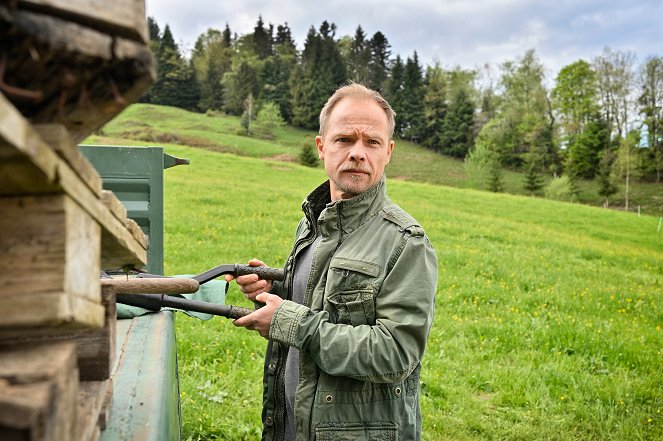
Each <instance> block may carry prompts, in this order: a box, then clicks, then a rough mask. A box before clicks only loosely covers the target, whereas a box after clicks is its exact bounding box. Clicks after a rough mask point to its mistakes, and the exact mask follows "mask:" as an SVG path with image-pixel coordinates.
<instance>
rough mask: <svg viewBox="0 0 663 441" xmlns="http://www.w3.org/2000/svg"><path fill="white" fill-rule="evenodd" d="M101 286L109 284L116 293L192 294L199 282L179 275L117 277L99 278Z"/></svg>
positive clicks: (196, 289) (197, 287) (198, 286)
mask: <svg viewBox="0 0 663 441" xmlns="http://www.w3.org/2000/svg"><path fill="white" fill-rule="evenodd" d="M100 281H101V286H102V287H106V286H110V287H113V288H114V289H115V292H116V293H117V294H193V293H194V292H196V291H198V289H199V288H200V284H199V283H198V281H197V280H194V279H187V278H180V277H172V278H170V277H164V278H152V277H145V278H139V277H130V278H124V277H121V276H120V277H117V278H114V279H100Z"/></svg>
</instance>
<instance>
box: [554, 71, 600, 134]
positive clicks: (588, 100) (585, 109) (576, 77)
mask: <svg viewBox="0 0 663 441" xmlns="http://www.w3.org/2000/svg"><path fill="white" fill-rule="evenodd" d="M551 98H552V104H553V108H554V109H555V110H556V111H557V113H558V114H559V124H560V126H561V128H562V132H563V135H564V136H567V137H571V136H575V135H578V134H580V133H582V132H583V130H584V128H585V126H586V125H587V124H588V123H589V121H590V119H592V118H593V117H594V116H595V115H596V113H597V112H598V111H599V107H598V103H597V98H598V86H597V81H596V73H595V72H594V70H593V69H592V67H591V65H590V64H589V63H588V62H586V61H585V60H578V61H576V62H574V63H572V64H569V65H568V66H564V67H563V68H562V70H560V72H559V74H558V75H557V78H556V79H555V87H554V88H553V89H552V91H551Z"/></svg>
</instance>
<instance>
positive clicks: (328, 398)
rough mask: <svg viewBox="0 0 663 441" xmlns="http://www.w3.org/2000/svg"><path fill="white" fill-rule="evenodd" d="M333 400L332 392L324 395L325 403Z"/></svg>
mask: <svg viewBox="0 0 663 441" xmlns="http://www.w3.org/2000/svg"><path fill="white" fill-rule="evenodd" d="M332 401H334V396H333V395H332V394H327V395H325V403H331V402H332Z"/></svg>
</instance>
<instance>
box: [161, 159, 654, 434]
mask: <svg viewBox="0 0 663 441" xmlns="http://www.w3.org/2000/svg"><path fill="white" fill-rule="evenodd" d="M167 152H168V153H170V154H173V155H175V156H179V157H186V158H190V160H191V164H190V165H189V166H181V167H175V168H173V169H169V170H167V171H166V172H165V184H166V188H165V192H166V194H165V198H166V199H165V224H166V237H165V244H166V249H165V255H166V261H165V263H166V273H168V274H183V273H187V274H191V273H197V272H199V271H202V270H204V269H208V268H211V267H213V266H215V265H218V264H221V263H232V262H245V261H246V260H248V259H249V258H252V257H259V258H262V259H263V260H265V261H266V262H268V263H270V264H271V265H273V266H278V265H282V264H283V262H284V261H285V259H286V254H287V252H288V251H289V247H290V245H291V241H292V237H293V236H292V235H293V229H294V227H295V225H296V222H297V220H298V219H299V216H300V209H299V205H300V203H301V200H302V199H303V198H304V196H305V195H306V193H307V192H308V191H309V190H310V189H311V188H312V187H313V186H314V185H316V184H317V183H318V182H320V181H321V180H322V179H324V173H323V171H322V170H321V169H311V168H306V167H302V166H300V165H297V164H293V163H286V162H281V161H275V160H260V159H257V158H250V157H240V156H237V155H233V154H219V153H216V152H209V151H205V150H203V149H194V148H188V147H181V146H168V147H167ZM274 183H278V185H274ZM388 188H389V193H390V195H391V197H392V199H393V200H394V201H395V202H396V203H398V204H399V205H401V206H403V207H404V208H405V209H407V210H408V211H409V212H411V213H412V214H413V215H414V216H415V217H416V218H417V219H418V220H419V221H420V222H421V223H422V225H423V226H424V227H425V228H426V231H427V232H428V234H429V236H430V239H431V242H432V243H433V245H434V247H435V249H436V250H437V253H438V258H439V271H440V278H439V282H438V290H437V302H436V303H437V305H436V318H435V322H434V325H433V329H432V331H431V336H430V341H429V347H428V350H427V353H426V356H425V358H424V362H423V363H424V367H423V371H422V385H421V387H422V411H423V421H424V422H423V424H424V440H431V441H432V440H435V441H437V440H455V441H463V440H467V441H470V440H472V441H478V440H546V439H555V440H559V441H576V440H579V439H582V440H596V441H598V440H601V441H606V440H607V441H610V440H615V441H616V440H631V439H643V440H645V439H651V440H654V439H661V437H663V425H662V419H661V418H662V416H661V413H660V412H661V397H663V389H662V385H663V373H662V372H661V370H660V360H661V351H660V349H661V347H663V335H662V334H661V293H662V291H663V232H661V233H657V225H658V219H657V218H654V217H651V216H642V217H637V216H634V215H632V214H627V213H622V212H617V211H612V210H604V209H599V208H595V207H587V206H583V205H579V204H564V203H559V202H555V201H548V200H543V199H535V198H528V197H522V196H512V195H505V194H492V193H488V192H478V191H474V190H470V189H455V188H450V187H446V186H434V185H428V184H420V183H413V182H403V181H397V180H391V181H389V183H388ZM227 302H228V303H231V304H238V305H241V306H249V305H248V304H247V301H246V300H245V299H244V298H243V296H242V295H241V294H240V293H239V290H238V289H237V287H236V286H235V285H232V286H231V288H230V291H229V293H228V299H227ZM177 336H178V363H179V366H180V382H181V383H180V388H181V399H182V411H183V427H184V437H183V439H188V440H206V439H229V440H248V439H258V438H259V432H260V406H261V387H262V383H261V374H262V359H263V356H264V348H265V341H264V340H263V339H262V338H261V337H259V336H258V335H257V334H256V333H253V332H247V331H245V330H243V329H238V328H235V327H234V326H233V325H232V323H231V322H230V321H228V320H225V319H214V320H212V321H209V322H201V321H198V320H195V319H192V318H189V317H186V316H183V315H179V316H178V317H177Z"/></svg>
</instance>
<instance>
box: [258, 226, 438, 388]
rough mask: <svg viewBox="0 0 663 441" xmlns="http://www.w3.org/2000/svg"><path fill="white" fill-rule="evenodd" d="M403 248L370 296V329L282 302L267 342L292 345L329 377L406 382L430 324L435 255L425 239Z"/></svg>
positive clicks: (414, 239) (410, 239) (419, 356)
mask: <svg viewBox="0 0 663 441" xmlns="http://www.w3.org/2000/svg"><path fill="white" fill-rule="evenodd" d="M404 240H405V245H404V246H403V248H402V252H401V253H400V255H399V256H398V257H397V258H396V260H395V262H394V264H393V267H392V268H391V270H390V272H389V274H388V275H387V277H386V278H385V279H384V282H383V283H382V287H381V289H380V291H379V293H378V294H377V296H376V322H375V324H374V325H360V326H352V325H347V324H337V323H332V322H331V321H330V317H329V314H328V313H327V312H326V311H320V312H313V311H312V310H310V309H309V308H308V307H306V306H303V305H299V304H296V303H294V302H291V301H287V300H286V301H284V302H282V304H281V305H280V306H279V308H278V309H277V311H276V312H275V314H274V317H273V319H272V326H271V328H270V339H272V340H275V341H278V342H281V343H285V344H288V345H290V346H294V347H296V348H297V349H299V350H300V351H305V352H306V353H307V354H309V355H310V357H312V359H313V360H314V361H315V363H316V364H317V365H318V367H319V368H320V369H322V370H323V371H325V372H327V373H328V374H330V375H334V376H345V377H351V378H355V379H359V380H363V381H371V382H376V383H394V382H398V381H402V380H403V379H404V378H406V377H407V376H408V375H409V374H410V373H411V372H412V371H413V370H414V369H415V368H416V367H417V366H418V364H419V363H420V361H421V359H422V357H423V354H424V350H425V347H426V342H427V340H428V335H429V332H430V328H431V325H432V322H433V315H434V309H435V293H436V289H437V272H438V267H437V256H436V254H435V251H434V250H433V247H432V245H431V244H430V242H429V241H428V238H427V237H426V236H421V237H411V236H408V235H406V236H405V237H404Z"/></svg>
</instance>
